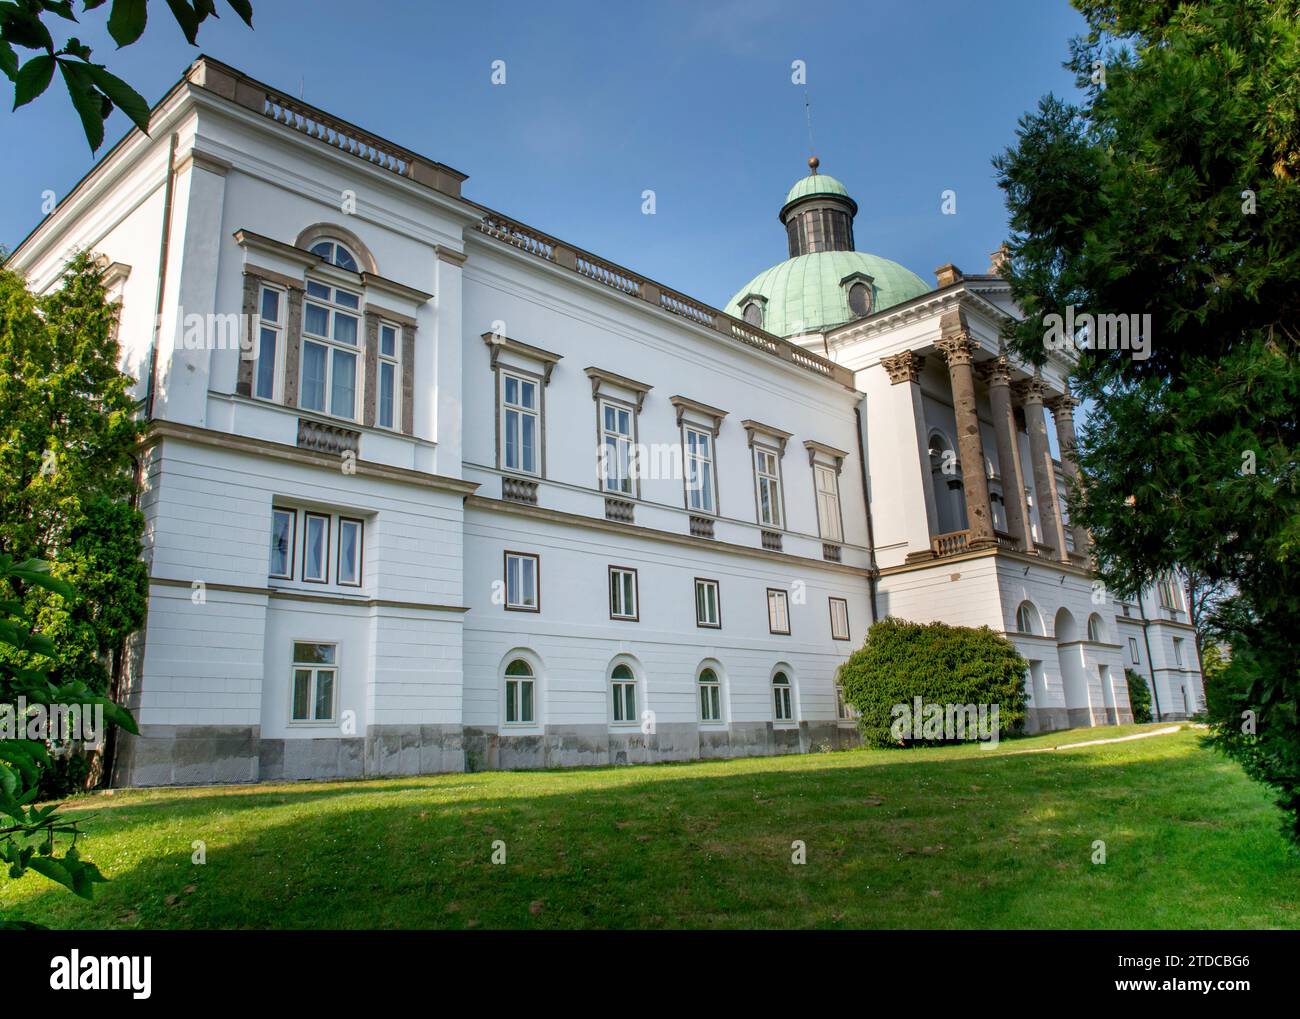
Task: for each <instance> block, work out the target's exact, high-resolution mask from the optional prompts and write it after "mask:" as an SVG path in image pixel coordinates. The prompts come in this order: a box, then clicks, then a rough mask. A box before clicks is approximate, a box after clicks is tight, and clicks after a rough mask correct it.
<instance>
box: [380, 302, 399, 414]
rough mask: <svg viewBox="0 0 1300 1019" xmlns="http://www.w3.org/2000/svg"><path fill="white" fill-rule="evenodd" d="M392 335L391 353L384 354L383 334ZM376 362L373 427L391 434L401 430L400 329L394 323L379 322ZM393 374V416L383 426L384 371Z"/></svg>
mask: <svg viewBox="0 0 1300 1019" xmlns="http://www.w3.org/2000/svg"><path fill="white" fill-rule="evenodd" d="M385 332H391V333H392V335H393V352H392V353H391V354H385V353H384V333H385ZM375 353H376V355H377V360H376V362H375V425H376V426H377V427H379V428H385V429H387V430H389V431H392V432H400V431H401V430H402V327H401V326H399V325H398V324H397V323H396V322H387V321H384V320H383V319H381V320H380V322H379V334H378V338H377V342H376V351H375ZM385 368H387V369H389V370H390V371H391V372H392V373H393V414H392V420H391V421H390V422H389V423H388V424H385V423H384V421H383V419H382V413H383V405H384V369H385Z"/></svg>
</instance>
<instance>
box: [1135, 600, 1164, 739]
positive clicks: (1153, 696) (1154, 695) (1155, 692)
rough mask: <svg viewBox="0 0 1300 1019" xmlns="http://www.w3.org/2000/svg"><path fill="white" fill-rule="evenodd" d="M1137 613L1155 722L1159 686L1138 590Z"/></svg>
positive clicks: (1144, 611) (1158, 701)
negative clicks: (1144, 647) (1139, 616)
mask: <svg viewBox="0 0 1300 1019" xmlns="http://www.w3.org/2000/svg"><path fill="white" fill-rule="evenodd" d="M1138 613H1139V614H1140V615H1141V616H1142V643H1143V644H1145V645H1146V647H1147V671H1148V672H1150V673H1151V702H1152V704H1153V705H1154V706H1155V710H1156V717H1155V720H1156V721H1157V722H1159V721H1161V720H1162V719H1161V718H1160V684H1159V683H1157V682H1156V660H1155V659H1154V658H1152V657H1151V634H1150V633H1149V632H1148V629H1147V628H1148V626H1150V623H1148V621H1147V610H1146V607H1145V606H1143V604H1142V591H1141V589H1139V590H1138Z"/></svg>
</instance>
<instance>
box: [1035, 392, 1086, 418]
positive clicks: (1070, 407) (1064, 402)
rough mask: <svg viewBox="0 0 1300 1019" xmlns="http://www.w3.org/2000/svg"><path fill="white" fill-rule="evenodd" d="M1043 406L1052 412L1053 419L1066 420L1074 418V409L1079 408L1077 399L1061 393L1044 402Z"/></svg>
mask: <svg viewBox="0 0 1300 1019" xmlns="http://www.w3.org/2000/svg"><path fill="white" fill-rule="evenodd" d="M1044 405H1045V406H1046V407H1047V409H1048V410H1050V411H1051V412H1052V417H1054V418H1067V417H1073V416H1074V408H1075V407H1077V406H1079V400H1078V398H1077V397H1074V396H1071V395H1070V394H1069V393H1063V394H1061V395H1060V396H1053V397H1052V398H1051V399H1049V400H1045V401H1044Z"/></svg>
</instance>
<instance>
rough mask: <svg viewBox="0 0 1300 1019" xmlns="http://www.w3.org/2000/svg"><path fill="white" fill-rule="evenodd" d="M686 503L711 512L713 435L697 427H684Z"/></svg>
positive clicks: (704, 511)
mask: <svg viewBox="0 0 1300 1019" xmlns="http://www.w3.org/2000/svg"><path fill="white" fill-rule="evenodd" d="M686 505H687V506H688V507H689V508H690V509H693V510H697V511H699V512H700V513H712V512H713V435H712V434H711V433H709V432H704V431H700V430H699V429H697V428H687V429H686Z"/></svg>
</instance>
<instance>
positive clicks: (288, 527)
mask: <svg viewBox="0 0 1300 1019" xmlns="http://www.w3.org/2000/svg"><path fill="white" fill-rule="evenodd" d="M297 523H298V514H297V513H296V512H295V511H294V510H290V509H278V508H273V509H272V510H271V567H270V569H269V570H268V571H267V572H268V573H270V575H271V576H272V577H278V578H279V579H281V580H292V579H293V545H294V540H293V539H294V536H293V532H294V529H295V528H296V526H297Z"/></svg>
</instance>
